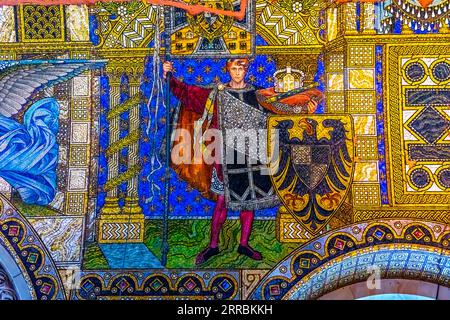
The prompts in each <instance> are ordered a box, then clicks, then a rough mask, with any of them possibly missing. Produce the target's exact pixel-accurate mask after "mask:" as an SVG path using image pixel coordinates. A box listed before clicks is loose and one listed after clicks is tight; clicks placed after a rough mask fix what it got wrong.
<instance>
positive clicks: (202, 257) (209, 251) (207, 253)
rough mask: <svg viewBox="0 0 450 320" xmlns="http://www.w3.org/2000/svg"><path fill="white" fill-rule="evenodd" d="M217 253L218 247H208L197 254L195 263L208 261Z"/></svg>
mask: <svg viewBox="0 0 450 320" xmlns="http://www.w3.org/2000/svg"><path fill="white" fill-rule="evenodd" d="M218 254H219V248H211V247H208V248H206V249H205V250H203V251H202V252H200V253H199V254H198V255H197V258H196V259H195V265H197V266H198V265H199V264H202V263H205V262H206V261H208V260H209V259H210V258H211V257H214V256H215V255H218Z"/></svg>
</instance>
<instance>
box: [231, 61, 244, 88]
mask: <svg viewBox="0 0 450 320" xmlns="http://www.w3.org/2000/svg"><path fill="white" fill-rule="evenodd" d="M228 72H229V73H230V76H231V79H232V80H233V81H234V82H236V83H241V82H242V81H244V78H245V74H246V73H247V70H245V68H244V67H243V66H240V65H239V64H238V63H237V62H233V64H232V65H231V66H230V68H229V70H228Z"/></svg>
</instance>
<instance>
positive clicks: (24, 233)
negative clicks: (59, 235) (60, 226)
mask: <svg viewBox="0 0 450 320" xmlns="http://www.w3.org/2000/svg"><path fill="white" fill-rule="evenodd" d="M0 265H1V267H3V269H4V270H5V273H6V274H7V275H8V277H9V279H10V281H11V282H12V286H13V287H14V289H15V292H16V293H17V295H18V299H20V300H50V299H52V300H56V299H58V300H64V299H66V296H65V292H64V288H63V285H62V281H61V279H60V276H59V273H58V271H57V269H56V266H55V264H54V262H53V259H52V257H51V255H50V253H49V252H48V251H47V249H46V248H45V246H44V244H43V243H42V241H41V239H40V237H39V235H38V234H37V233H36V231H34V229H33V228H32V226H31V225H30V223H29V222H28V221H27V220H26V219H25V218H24V217H23V216H22V214H21V213H20V212H18V211H17V210H16V209H15V208H14V206H13V205H12V204H11V203H10V202H9V201H8V200H7V199H6V198H5V197H4V196H2V195H1V194H0Z"/></svg>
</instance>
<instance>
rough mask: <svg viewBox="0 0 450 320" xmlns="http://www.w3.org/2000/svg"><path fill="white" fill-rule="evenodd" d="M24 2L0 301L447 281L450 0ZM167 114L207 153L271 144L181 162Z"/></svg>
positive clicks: (0, 115) (7, 118) (3, 186)
mask: <svg viewBox="0 0 450 320" xmlns="http://www.w3.org/2000/svg"><path fill="white" fill-rule="evenodd" d="M19 2H20V1H19ZM19 2H17V4H16V5H13V3H8V5H3V4H2V1H0V42H1V45H0V300H3V299H10V300H15V299H19V300H20V299H39V300H40V299H72V300H97V299H98V300H102V299H118V298H122V299H128V298H130V299H177V298H179V299H206V300H208V299H210V300H217V299H218V300H225V299H226V300H228V299H229V300H238V299H256V300H278V299H293V300H305V299H319V298H321V297H323V296H326V295H328V296H334V297H336V294H337V292H340V291H339V290H340V289H342V288H347V287H350V286H357V285H359V284H361V283H364V282H366V281H367V279H370V278H371V276H372V274H371V272H370V270H372V269H373V268H377V270H378V271H379V274H380V277H381V279H383V280H386V279H403V280H405V281H407V280H408V281H409V280H415V281H418V283H419V284H420V283H423V285H424V286H426V283H427V284H430V283H431V284H433V285H436V286H439V287H442V288H443V289H442V290H447V289H448V288H449V287H450V285H449V279H450V260H449V257H450V255H449V241H450V218H449V217H450V216H449V210H448V209H449V205H448V203H449V200H450V199H449V197H450V193H449V192H450V149H449V148H450V147H449V146H450V55H449V52H450V46H449V43H450V22H449V14H450V2H449V1H446V0H434V1H425V0H423V1H422V0H418V1H416V0H406V1H398V0H387V1H383V2H378V3H375V4H374V3H372V2H365V1H362V2H353V1H336V2H335V1H331V0H323V1H309V0H299V1H296V0H277V1H262V0H240V1H231V0H214V1H207V0H200V1H197V0H193V1H181V2H180V1H178V2H175V1H174V2H172V1H167V3H166V5H165V6H157V5H154V4H152V3H153V1H150V0H149V1H137V0H133V1H127V2H117V3H116V2H113V1H101V2H99V3H97V4H89V5H87V4H83V1H82V0H80V1H79V2H80V3H79V4H73V3H72V4H65V1H64V0H61V1H52V3H49V4H47V5H45V3H43V2H39V3H38V1H34V2H33V1H31V2H30V3H27V4H21V3H19ZM44 2H45V1H44ZM33 3H34V4H33ZM234 59H240V60H234ZM246 59H248V60H246ZM167 61H170V62H171V64H168V63H165V62H167ZM236 61H237V62H236ZM169 67H170V75H167V74H166V71H167V68H169ZM233 68H234V69H233ZM239 72H241V75H242V77H240V76H238V75H237V74H239ZM165 77H166V78H165ZM167 79H169V80H167ZM180 128H181V129H184V130H186V132H192V133H195V132H197V133H198V132H200V133H201V135H202V138H201V139H200V145H201V148H203V149H201V150H204V149H207V148H208V146H211V144H208V143H210V142H211V140H210V141H207V142H205V140H203V137H204V135H205V134H206V132H207V131H208V129H215V130H217V129H219V130H218V131H220V132H223V133H224V134H226V135H228V134H229V131H227V130H228V129H230V128H231V129H233V130H236V129H239V130H242V129H245V130H259V131H258V133H257V134H256V133H255V137H257V138H258V139H259V140H260V141H263V142H262V144H263V145H264V150H266V145H268V146H269V147H271V146H273V145H275V146H276V147H275V149H273V148H269V149H270V150H276V151H277V152H276V154H278V158H274V157H272V158H271V159H270V160H269V161H268V162H266V163H264V162H263V158H266V157H267V155H272V153H267V152H265V153H264V152H260V151H255V152H256V155H255V153H252V151H248V150H247V149H246V144H245V143H244V144H243V147H242V146H241V147H242V148H243V149H239V148H241V147H239V143H238V142H236V145H234V144H233V146H232V148H231V149H232V150H234V151H232V152H233V153H231V154H232V155H233V156H234V152H236V154H237V155H239V154H240V155H244V158H245V159H246V160H245V165H240V164H239V165H230V164H222V165H217V164H214V165H211V164H206V163H205V162H201V163H200V164H198V163H195V164H192V163H189V164H187V163H181V164H180V163H175V160H174V154H175V151H174V150H178V151H177V152H179V150H181V153H182V154H183V155H185V156H186V154H190V151H191V149H190V147H181V149H180V146H179V143H180V140H176V139H175V137H177V134H178V132H179V131H177V130H178V129H180ZM176 129H177V130H176ZM272 129H276V130H277V132H278V133H279V134H278V144H275V142H274V140H272V138H271V137H270V132H271V130H272ZM198 130H200V131H198ZM239 132H241V131H239ZM252 132H256V131H252ZM261 137H263V138H261ZM186 139H188V138H186ZM189 139H190V138H189ZM196 139H197V138H195V137H193V138H192V141H197V142H198V140H196ZM259 140H258V141H259ZM186 141H187V140H185V141H184V142H186ZM189 141H191V140H189ZM183 148H184V149H183ZM220 148H221V150H222V151H223V152H224V154H227V153H229V152H231V151H229V150H228V149H227V148H229V145H227V143H226V142H224V143H223V144H220ZM260 148H262V147H261V146H259V145H258V150H259V149H260ZM244 149H245V150H244ZM242 150H244V151H242ZM258 152H259V153H258ZM271 152H272V151H271ZM261 154H264V157H262V155H261ZM187 157H188V158H189V160H191V157H190V156H189V155H188V156H187ZM256 159H257V162H256V164H255V163H251V161H250V160H255V161H256ZM274 168H275V169H274ZM259 172H265V174H260V173H259ZM347 289H348V288H347ZM419 289H420V285H418V291H420V290H419ZM445 292H446V291H445ZM383 293H402V292H383ZM408 293H410V292H408ZM371 294H377V293H376V292H373V293H371ZM337 297H339V296H337ZM443 297H444V298H445V295H443Z"/></svg>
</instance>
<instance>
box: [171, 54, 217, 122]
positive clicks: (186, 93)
mask: <svg viewBox="0 0 450 320" xmlns="http://www.w3.org/2000/svg"><path fill="white" fill-rule="evenodd" d="M169 63H170V62H165V63H164V65H163V71H164V73H163V74H164V78H166V74H167V72H172V66H171V63H170V65H168V64H169ZM170 90H171V91H172V94H173V95H174V96H175V97H176V98H177V99H178V100H180V102H181V104H182V105H183V106H184V107H185V108H186V109H187V110H190V111H193V112H196V113H198V114H203V110H204V109H205V104H206V101H207V100H208V96H209V93H210V92H211V90H210V89H206V88H201V87H197V86H193V85H188V84H186V83H183V82H181V81H180V80H178V79H176V78H175V77H171V78H170Z"/></svg>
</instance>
